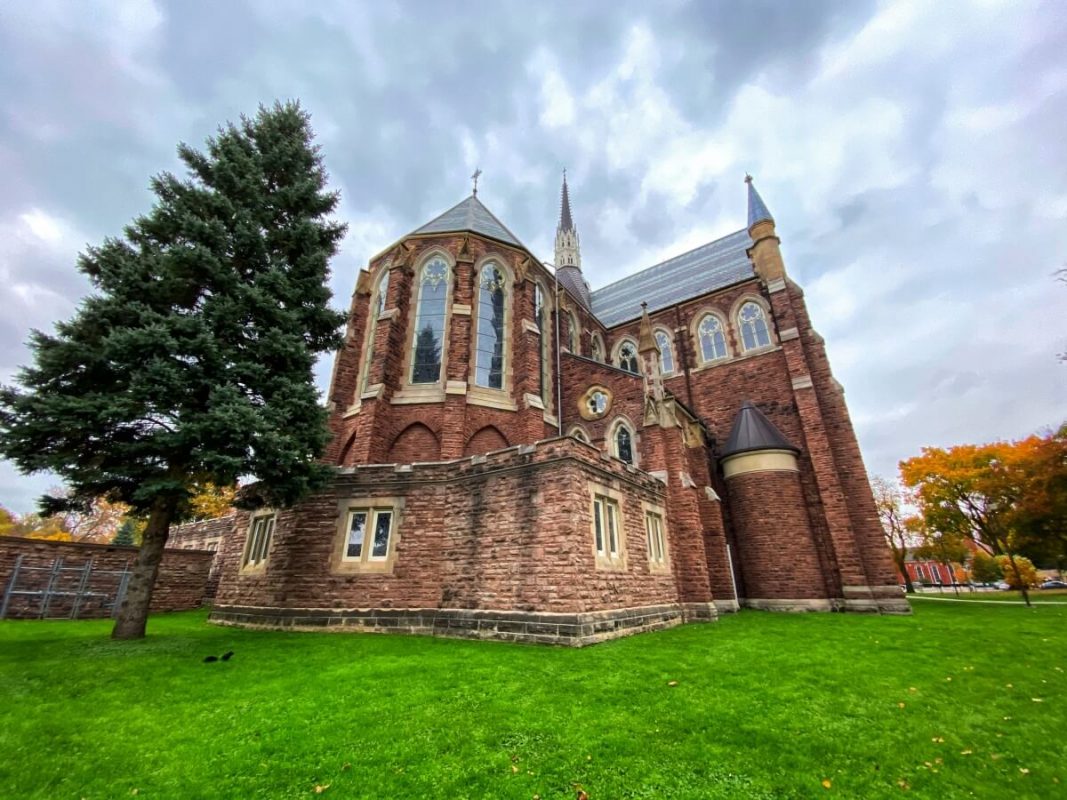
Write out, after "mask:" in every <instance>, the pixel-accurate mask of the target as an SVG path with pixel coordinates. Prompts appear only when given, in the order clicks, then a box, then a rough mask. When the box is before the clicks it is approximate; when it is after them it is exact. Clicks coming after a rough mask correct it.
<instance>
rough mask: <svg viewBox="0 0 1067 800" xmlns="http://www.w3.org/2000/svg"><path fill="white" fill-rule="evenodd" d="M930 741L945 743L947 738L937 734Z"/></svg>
mask: <svg viewBox="0 0 1067 800" xmlns="http://www.w3.org/2000/svg"><path fill="white" fill-rule="evenodd" d="M930 741H931V742H933V743H934V744H941V743H943V742H944V741H945V739H944V737H942V736H935V737H934V738H933V739H931V740H930Z"/></svg>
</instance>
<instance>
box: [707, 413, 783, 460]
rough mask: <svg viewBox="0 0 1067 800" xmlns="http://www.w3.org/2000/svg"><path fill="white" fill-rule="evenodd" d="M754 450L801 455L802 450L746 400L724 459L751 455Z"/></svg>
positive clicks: (723, 452) (726, 448)
mask: <svg viewBox="0 0 1067 800" xmlns="http://www.w3.org/2000/svg"><path fill="white" fill-rule="evenodd" d="M754 450H789V451H791V452H793V453H799V452H800V448H799V447H797V446H796V445H793V444H791V443H790V441H789V440H788V439H786V438H785V434H783V433H782V432H781V431H780V430H778V428H776V427H775V425H774V423H773V422H771V421H770V420H769V419H767V417H766V416H765V415H764V413H763V412H762V411H760V410H759V409H758V408H756V406H755V405H754V404H753V403H752V401H751V400H746V401H745V402H744V403H742V404H741V410H740V411H738V412H737V416H736V417H734V426H733V428H732V429H731V430H730V438H729V439H727V440H726V446H725V447H724V448H723V451H722V457H723V458H725V457H726V456H733V455H737V454H738V453H749V452H752V451H754Z"/></svg>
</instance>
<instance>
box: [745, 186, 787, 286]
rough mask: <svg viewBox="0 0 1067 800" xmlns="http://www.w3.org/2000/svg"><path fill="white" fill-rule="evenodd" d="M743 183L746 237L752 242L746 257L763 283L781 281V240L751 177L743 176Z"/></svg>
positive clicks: (782, 271)
mask: <svg viewBox="0 0 1067 800" xmlns="http://www.w3.org/2000/svg"><path fill="white" fill-rule="evenodd" d="M745 183H746V184H748V235H749V237H750V238H751V239H752V242H753V244H752V247H750V248H749V250H748V255H749V257H750V258H751V259H752V264H753V266H754V267H755V269H756V274H757V275H759V276H760V277H761V278H763V281H764V282H765V283H770V282H771V281H777V280H782V279H784V278H785V263H784V262H783V261H782V251H781V248H779V246H778V245H779V242H780V241H781V240H780V239H779V238H778V235H777V234H776V233H775V230H774V217H772V216H771V212H770V210H768V208H767V204H766V203H764V202H763V198H762V197H760V195H759V192H757V191H756V187H755V185H754V184H753V183H752V176H751V175H746V176H745Z"/></svg>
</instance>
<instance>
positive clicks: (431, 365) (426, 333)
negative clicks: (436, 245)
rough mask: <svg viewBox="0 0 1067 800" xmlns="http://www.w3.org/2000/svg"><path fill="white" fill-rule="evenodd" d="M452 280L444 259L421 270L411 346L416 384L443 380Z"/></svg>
mask: <svg viewBox="0 0 1067 800" xmlns="http://www.w3.org/2000/svg"><path fill="white" fill-rule="evenodd" d="M448 280H449V270H448V263H447V262H446V261H445V260H444V259H443V258H441V257H440V256H435V257H434V258H432V259H430V260H429V261H427V262H426V263H425V264H423V266H422V269H421V270H420V271H419V298H418V301H417V303H416V312H415V336H414V338H413V339H412V344H411V347H412V354H411V355H412V357H411V382H412V383H437V382H438V381H440V380H441V358H442V356H443V354H444V348H445V319H446V318H447V314H448V306H447V301H448Z"/></svg>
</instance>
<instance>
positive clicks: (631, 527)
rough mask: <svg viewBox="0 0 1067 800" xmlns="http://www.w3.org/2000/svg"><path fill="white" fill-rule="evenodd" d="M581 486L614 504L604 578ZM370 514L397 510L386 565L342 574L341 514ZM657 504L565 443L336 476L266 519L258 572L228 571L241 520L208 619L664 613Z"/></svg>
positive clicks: (234, 560)
mask: <svg viewBox="0 0 1067 800" xmlns="http://www.w3.org/2000/svg"><path fill="white" fill-rule="evenodd" d="M594 484H595V485H596V486H597V487H600V488H603V489H607V490H608V491H610V492H613V493H614V494H615V495H616V496H618V498H619V509H620V512H621V517H622V519H621V523H622V525H621V527H622V533H623V541H624V551H625V553H624V558H623V559H622V561H621V563H619V564H615V565H612V566H611V567H610V568H605V567H604V566H603V565H600V564H598V562H597V559H596V553H595V547H594V541H593V533H592V495H591V486H592V485H594ZM598 491H599V489H598ZM373 500H379V501H383V502H388V503H390V505H391V506H392V507H394V508H396V509H397V510H396V512H395V513H396V514H397V516H396V518H395V520H394V529H393V535H394V553H393V556H392V558H393V559H394V560H393V562H392V564H391V567H390V568H388V569H387V570H386V571H383V572H373V573H372V572H359V573H352V572H351V571H346V569H345V567H344V565H341V564H339V563H338V562H339V560H340V559H339V554H340V550H341V547H342V541H343V539H342V536H341V535H340V534H341V533H342V531H343V524H344V520H345V518H346V517H347V508H349V507H352V506H353V505H354V506H359V505H360V503H363V502H370V501H373ZM665 502H666V501H665V494H664V488H663V485H662V484H661V483H660V482H659V481H657V480H655V479H654V478H652V477H650V476H648V475H646V474H644V473H642V472H640V471H639V470H635V469H633V468H632V467H628V466H627V465H624V464H622V463H621V462H619V461H617V460H614V459H608V458H606V457H605V456H603V455H602V454H601V453H600V452H599V451H597V450H596V448H594V447H592V446H590V445H587V444H585V443H582V442H578V441H575V440H573V439H570V438H567V437H564V438H560V439H551V440H547V441H545V442H542V443H540V444H539V445H537V446H527V447H520V448H509V449H507V450H504V451H500V452H497V453H490V454H487V455H482V456H474V457H472V458H467V459H460V460H458V461H454V462H451V463H446V464H414V465H396V466H394V465H387V466H382V465H378V466H364V467H355V468H349V469H345V470H341V472H340V473H339V474H338V476H337V479H336V481H335V482H334V486H333V487H332V488H331V489H330V490H329V491H327V492H323V493H320V494H318V495H315V496H314V497H312V498H310V499H309V500H307V501H306V502H304V503H302V504H301V505H299V506H297V507H295V508H293V509H290V510H287V511H282V512H280V513H279V514H278V517H277V523H276V528H275V533H274V541H273V545H272V547H271V551H270V555H269V558H268V560H267V563H266V564H265V565H264V567H263V568H262V569H259V570H250V569H248V568H242V565H241V560H242V555H243V553H244V546H245V541H246V538H247V535H248V529H249V517H248V515H247V514H246V515H241V516H238V517H237V522H236V532H235V534H234V535H233V536H230V537H227V538H225V539H224V544H223V548H222V550H221V553H220V560H221V565H222V566H221V571H222V576H221V581H220V586H219V591H218V594H217V596H216V610H217V613H216V614H215V615H214V618H215V619H218V620H220V621H224V620H226V619H228V617H227V615H232V614H236V613H238V612H237V611H235V609H248V608H258V609H273V610H276V611H279V612H281V611H282V610H284V609H386V610H405V612H406V611H407V610H410V609H450V610H455V611H463V612H468V611H469V612H474V611H479V612H480V611H482V610H486V609H503V610H505V611H508V612H522V613H541V614H544V613H549V614H587V613H594V612H600V611H608V610H611V611H615V610H617V609H620V608H637V607H649V606H663V605H677V604H679V602H680V598H679V595H678V589H677V581H676V576H675V575H674V574H673V573H672V572H670V571H663V570H655V569H653V567H652V565H650V563H649V557H648V543H647V534H646V530H645V509H646V506H648V505H651V506H657V507H661V508H663V507H665ZM698 544H700V543H698ZM241 613H244V612H241ZM264 613H266V612H264ZM312 616H315V615H312ZM230 619H231V621H233V618H230Z"/></svg>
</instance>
